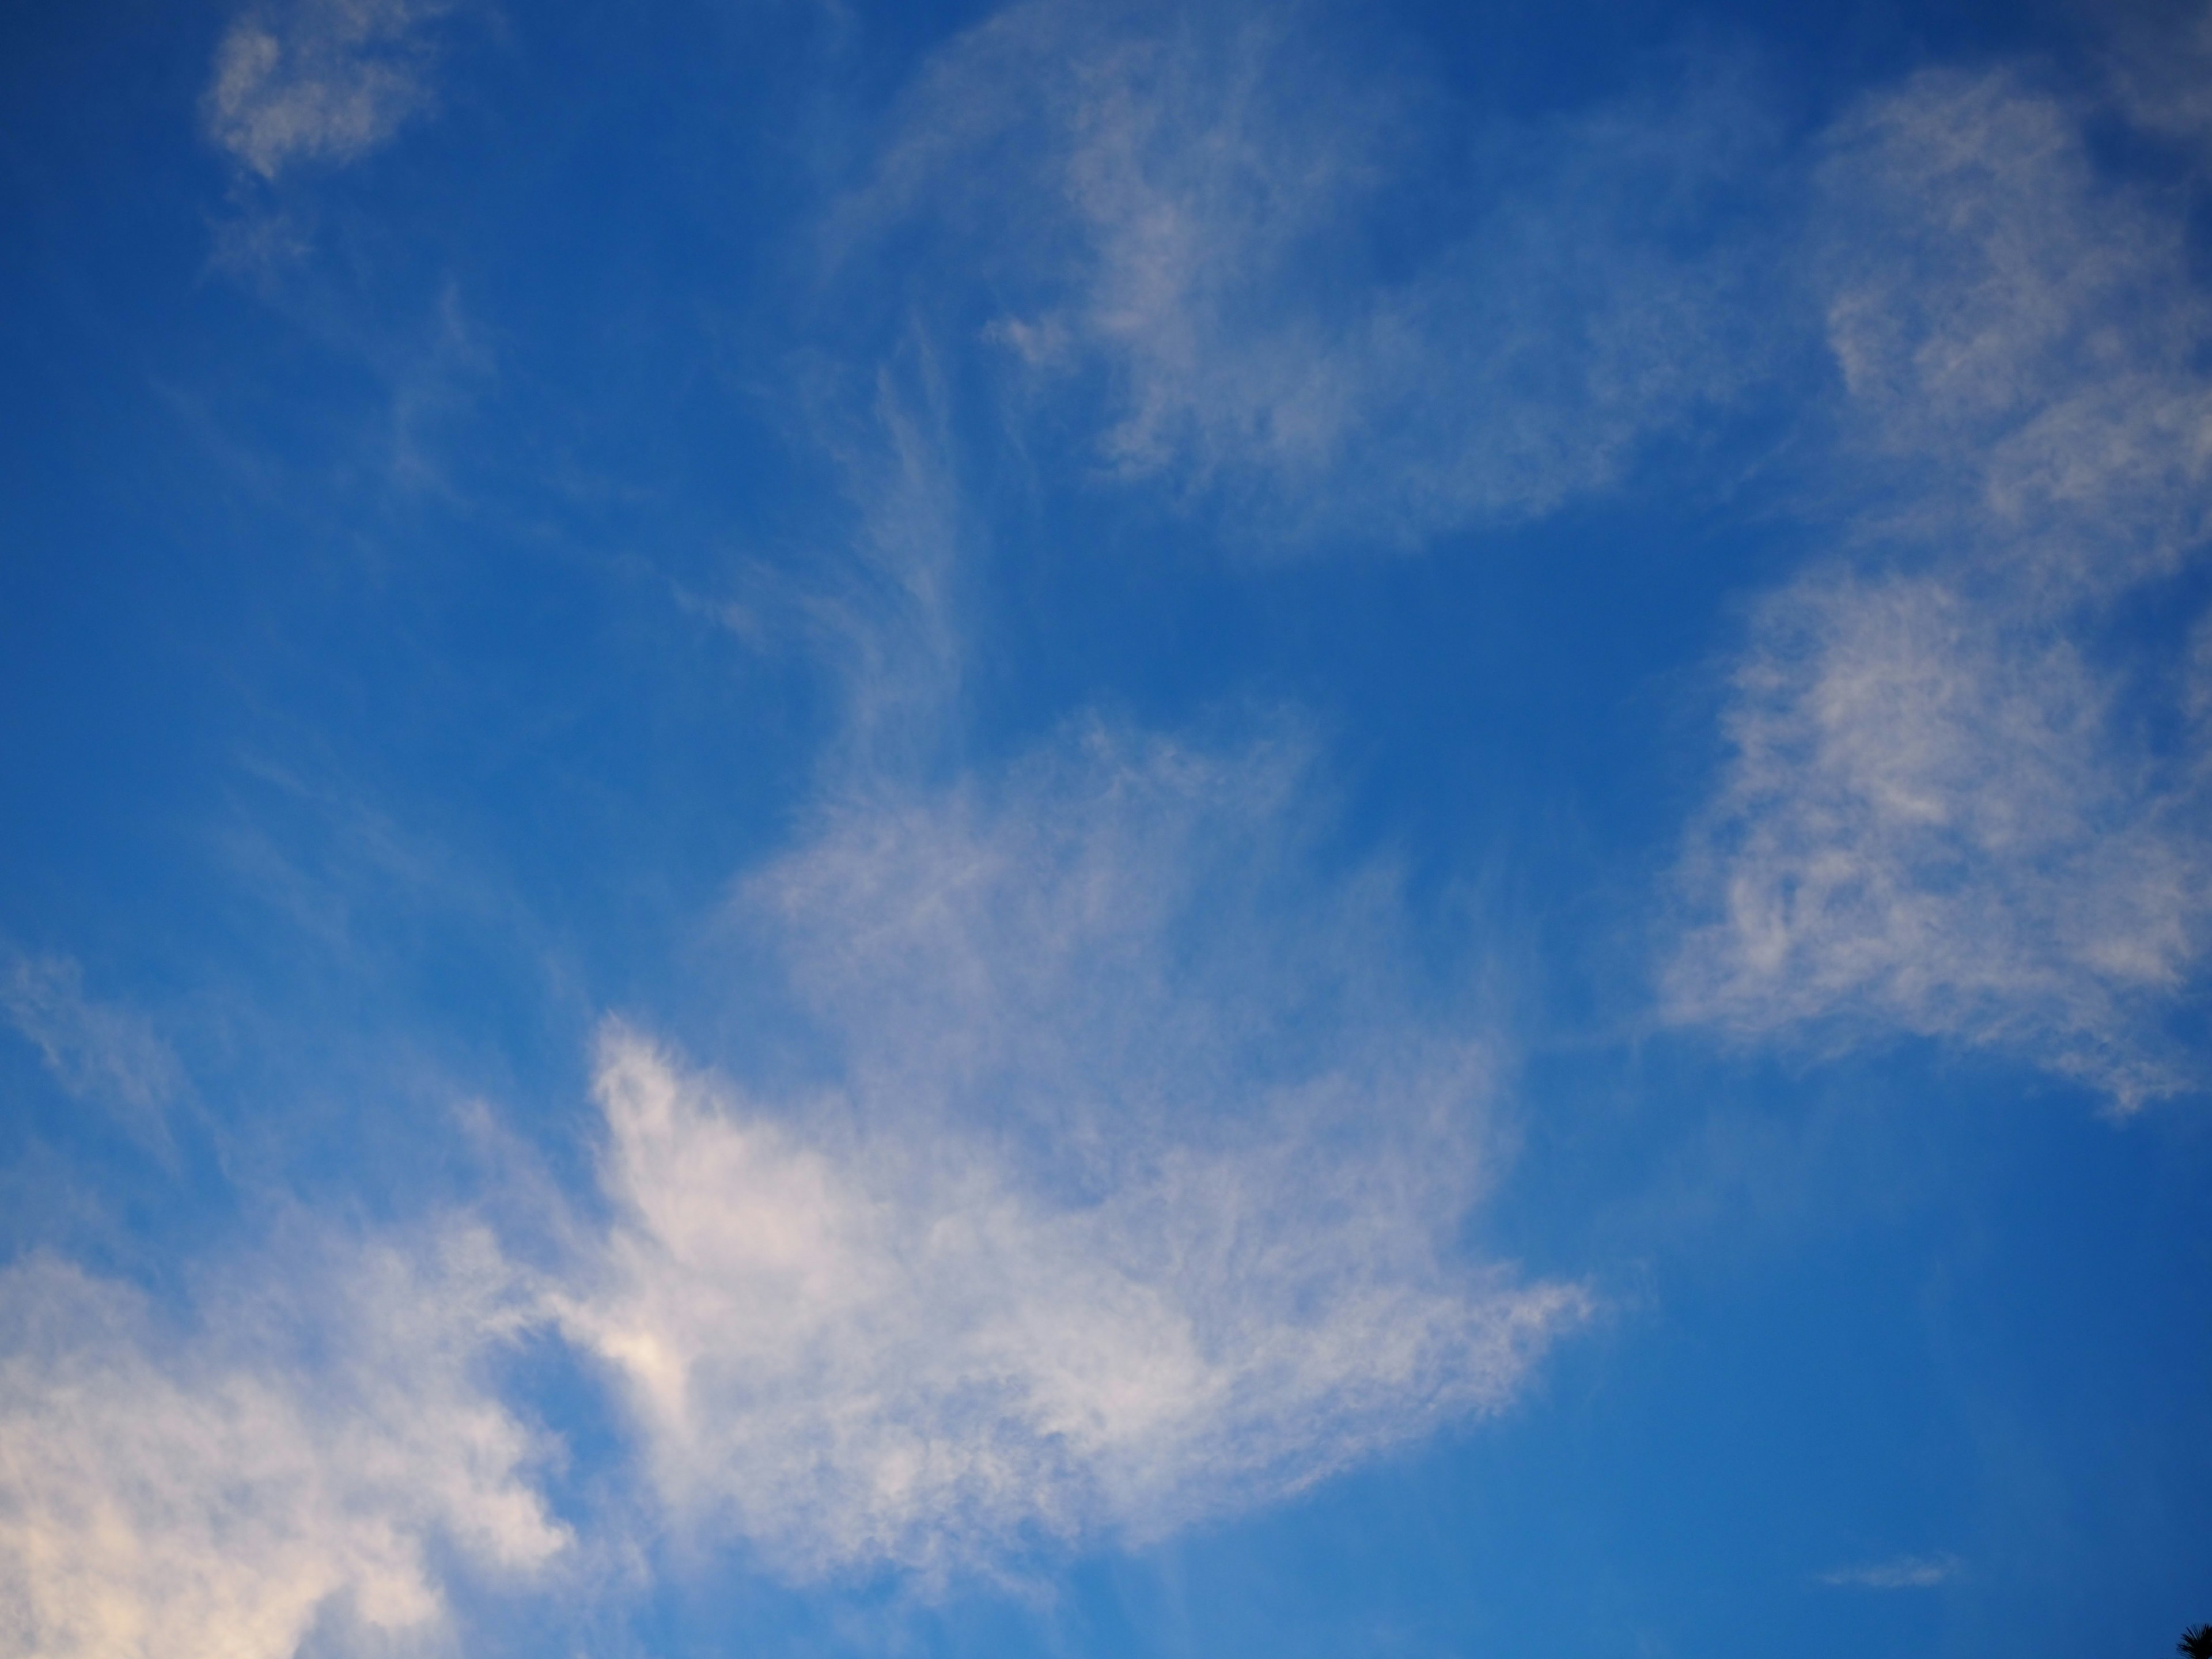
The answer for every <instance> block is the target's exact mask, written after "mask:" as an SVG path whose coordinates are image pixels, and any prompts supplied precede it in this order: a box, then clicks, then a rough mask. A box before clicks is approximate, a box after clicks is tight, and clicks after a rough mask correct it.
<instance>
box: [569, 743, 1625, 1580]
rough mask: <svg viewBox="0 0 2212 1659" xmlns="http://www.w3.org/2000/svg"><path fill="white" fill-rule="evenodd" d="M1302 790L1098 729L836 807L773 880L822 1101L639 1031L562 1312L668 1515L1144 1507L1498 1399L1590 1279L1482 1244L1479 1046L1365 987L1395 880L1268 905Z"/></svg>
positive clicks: (928, 1529)
mask: <svg viewBox="0 0 2212 1659" xmlns="http://www.w3.org/2000/svg"><path fill="white" fill-rule="evenodd" d="M1289 781H1290V774H1289V773H1288V772H1286V771H1285V766H1284V763H1283V761H1282V759H1281V757H1279V756H1269V755H1266V754H1261V755H1257V756H1246V757H1231V758H1230V759H1228V760H1222V759H1218V758H1215V757H1207V756H1204V755H1199V754H1194V753H1191V752H1188V751H1186V750H1180V749H1177V748H1175V747H1173V746H1171V745H1166V744H1157V745H1144V744H1132V743H1129V742H1127V740H1121V739H1114V738H1106V737H1103V736H1102V735H1098V734H1095V733H1094V734H1092V735H1091V738H1090V739H1089V741H1088V743H1087V744H1078V745H1075V746H1074V747H1073V752H1060V753H1057V754H1055V755H1054V756H1051V757H1046V758H1044V759H1042V760H1040V761H1039V762H1037V763H1035V764H1034V765H1032V766H1031V767H1030V768H1029V769H1026V770H1025V771H1023V772H1021V773H1018V775H1017V776H1016V778H1015V780H1014V781H1013V782H1012V784H1011V785H1010V786H1009V787H1007V788H1006V790H1005V791H1003V792H1002V793H997V794H996V795H995V796H994V799H990V800H988V801H986V800H983V799H979V798H978V797H977V796H976V794H975V793H972V792H970V793H960V792H956V793H954V794H953V795H952V796H951V797H949V798H939V799H918V800H916V799H908V800H904V801H899V802H877V803H874V804H872V805H866V806H857V805H856V806H854V807H852V808H850V809H848V810H847V811H843V812H840V813H836V814H833V815H832V816H831V817H830V819H829V822H828V823H826V824H825V825H824V826H823V830H822V832H821V834H820V836H819V837H818V838H817V840H816V842H814V844H813V845H812V846H811V847H810V848H805V849H804V850H802V851H801V852H799V853H798V854H794V855H793V857H792V858H790V859H789V860H787V861H786V862H785V863H784V864H782V865H781V866H778V867H776V868H775V869H772V870H771V871H769V872H767V873H766V874H765V875H764V876H763V877H762V878H760V879H759V880H757V882H755V883H754V884H752V885H751V887H750V890H749V891H748V893H747V896H746V905H747V907H748V908H749V910H750V912H751V913H752V914H754V915H757V916H758V915H769V916H772V917H773V918H775V924H774V925H775V927H778V928H780V929H781V932H782V937H783V939H784V942H785V947H786V951H787V955H788V958H789V959H790V960H791V962H792V963H793V969H794V972H795V975H796V977H797V980H798V981H799V985H800V986H801V987H802V989H803V991H804V992H805V995H806V997H807V999H808V1001H809V1005H810V1006H811V1011H812V1013H813V1015H814V1017H815V1018H816V1020H817V1022H818V1024H820V1025H821V1027H822V1028H823V1030H825V1031H826V1032H828V1033H829V1034H830V1040H831V1043H832V1046H833V1048H835V1050H836V1052H837V1054H839V1056H840V1057H841V1060H842V1065H841V1067H840V1070H841V1073H842V1075H841V1076H840V1078H839V1079H838V1081H837V1083H836V1085H835V1086H830V1087H825V1088H823V1090H821V1091H819V1092H818V1093H814V1094H807V1093H805V1092H804V1091H786V1092H785V1093H783V1094H782V1095H781V1096H776V1097H762V1096H756V1095H750V1094H748V1093H746V1092H745V1091H742V1090H740V1089H738V1088H737V1087H736V1086H734V1085H731V1084H729V1083H726V1082H724V1081H721V1080H719V1079H716V1078H714V1077H713V1076H711V1075H708V1074H703V1073H691V1072H688V1071H686V1070H685V1069H684V1068H683V1067H682V1066H679V1065H678V1063H677V1062H676V1061H674V1060H672V1059H671V1058H670V1057H669V1056H668V1055H667V1054H665V1052H663V1051H661V1050H659V1049H658V1048H655V1047H654V1046H653V1044H652V1043H650V1042H647V1041H646V1040H645V1039H644V1038H642V1037H641V1036H638V1035H637V1034H635V1032H633V1031H631V1030H627V1029H625V1028H623V1027H619V1026H617V1027H611V1028H610V1030H609V1031H608V1032H607V1034H606V1035H605V1038H604V1041H603V1044H602V1048H601V1055H600V1065H599V1078H598V1090H599V1099H600V1103H601V1106H602V1108H603V1109H604V1110H605V1114H606V1119H607V1126H608V1143H607V1146H606V1149H605V1154H604V1158H603V1165H602V1179H603V1181H604V1183H605V1189H606V1193H607V1196H608V1198H609V1200H611V1203H612V1205H613V1206H614V1209H615V1212H616V1224H615V1226H614V1229H613V1231H612V1233H611V1236H610V1237H609V1239H608V1241H607V1245H606V1249H605V1256H604V1260H603V1261H602V1262H601V1264H600V1267H599V1273H598V1275H597V1278H596V1279H594V1280H592V1281H589V1282H586V1283H585V1284H583V1285H580V1288H579V1289H578V1290H576V1291H574V1293H572V1294H571V1295H570V1296H569V1297H568V1299H567V1301H566V1304H565V1305H564V1308H563V1311H562V1317H563V1320H564V1322H565V1323H566V1325H567V1328H568V1329H569V1331H570V1332H571V1334H572V1335H573V1337H574V1339H575V1340H579V1341H580V1342H581V1343H583V1344H585V1345H586V1346H589V1347H590V1348H591V1349H592V1350H594V1351H596V1352H598V1353H599V1354H600V1355H601V1356H602V1357H603V1358H605V1360H606V1361H607V1362H608V1363H609V1364H611V1366H612V1367H613V1368H614V1369H615V1370H616V1372H617V1374H618V1375H619V1376H620V1377H621V1379H622V1382H623V1386H624V1392H625V1394H626V1395H627V1397H628V1398H629V1401H630V1402H631V1405H632V1407H633V1408H634V1410H635V1414H636V1417H637V1419H638V1421H639V1422H640V1423H641V1425H642V1427H643V1430H644V1431H645V1433H646V1436H647V1443H648V1446H649V1458H650V1463H651V1468H652V1469H653V1478H654V1480H655V1482H656V1485H657V1486H658V1488H659V1491H660V1492H662V1494H663V1495H664V1497H665V1498H666V1500H667V1501H668V1502H669V1503H670V1504H671V1507H672V1508H673V1509H674V1510H675V1511H676V1512H677V1513H678V1514H679V1515H681V1516H684V1517H685V1518H686V1519H687V1521H688V1522H690V1523H691V1524H694V1525H700V1526H705V1527H708V1528H729V1529H731V1530H733V1531H734V1532H735V1533H737V1534H740V1535H742V1536H744V1538H746V1539H748V1540H750V1541H751V1542H752V1543H753V1544H754V1545H755V1546H756V1547H757V1548H759V1549H760V1550H761V1551H762V1553H763V1554H764V1556H766V1557H767V1558H768V1559H769V1560H771V1561H772V1562H774V1563H775V1565H778V1566H779V1567H781V1569H782V1570H784V1571H791V1572H796V1573H799V1574H801V1575H806V1574H811V1573H815V1572H820V1571H832V1570H836V1569H840V1568H850V1567H854V1566H866V1565H877V1564H891V1565H902V1566H905V1567H908V1568H915V1569H920V1570H921V1571H925V1572H933V1571H945V1570H949V1569H952V1568H957V1567H962V1566H969V1567H974V1566H981V1567H989V1566H991V1565H995V1564H1003V1563H1004V1562H1005V1561H1006V1559H1008V1557H1009V1553H1010V1552H1012V1553H1018V1552H1019V1551H1020V1549H1021V1548H1022V1547H1024V1544H1037V1543H1043V1542H1048V1541H1065V1540H1068V1539H1072V1538H1075V1537H1079V1536H1083V1535H1088V1534H1097V1533H1102V1532H1103V1533H1106V1534H1118V1535H1122V1536H1133V1537H1144V1536H1147V1535H1152V1534H1158V1533H1159V1532H1162V1531H1164V1530H1166V1529H1167V1528H1171V1527H1173V1526H1175V1525H1176V1524H1179V1523H1181V1522H1185V1521H1188V1520H1189V1519H1191V1518H1193V1517H1194V1516H1200V1515H1203V1514H1206V1513H1209V1512H1218V1511H1221V1510H1231V1509H1235V1508H1238V1507H1242V1506H1243V1505H1247V1504H1252V1503H1255V1502H1261V1501H1264V1500H1266V1499H1267V1498H1273V1497H1275V1496H1279V1495H1280V1494H1282V1493H1285V1492H1290V1491H1293V1490H1296V1489H1297V1488H1298V1487H1299V1486H1303V1485H1304V1484H1306V1483H1308V1482H1310V1481H1311V1480H1315V1479H1316V1478H1318V1477H1320V1476H1322V1475H1324V1474H1328V1473H1329V1472H1330V1471H1332V1470H1334V1469H1336V1468H1341V1467H1343V1466H1344V1465H1346V1463H1348V1462H1352V1461H1353V1460H1355V1459H1358V1458H1359V1457H1361V1456H1364V1455H1369V1454H1370V1453H1372V1452H1373V1451H1375V1450H1376V1449H1380V1448H1383V1447H1385V1446H1388V1445H1390V1444H1392V1443H1398V1442H1401V1441H1403V1440H1405V1439H1406V1438H1407V1437H1411V1436H1414V1435H1418V1434H1419V1433H1421V1432H1423V1431H1426V1430H1428V1429H1430V1428H1431V1427H1432V1426H1434V1425H1437V1424H1438V1423H1440V1422H1443V1421H1446V1420H1449V1419H1453V1418H1456V1417H1460V1416H1463V1415H1466V1414H1468V1413H1481V1412H1486V1411H1492V1410H1496V1409H1498V1408H1499V1407H1502V1406H1504V1404H1505V1403H1506V1402H1507V1401H1509V1400H1510V1397H1511V1396H1512V1395H1514V1393H1515V1392H1516V1389H1517V1388H1518V1387H1519V1385H1520V1384H1521V1383H1522V1380H1523V1378H1524V1376H1525V1374H1526V1372H1527V1370H1528V1366H1529V1364H1531V1362H1532V1361H1533V1360H1534V1358H1536V1357H1537V1356H1538V1354H1540V1353H1541V1351H1542V1350H1543V1349H1544V1347H1545V1346H1547V1343H1548V1341H1549V1340H1551V1339H1552V1338H1553V1336H1554V1335H1555V1334H1557V1332H1558V1331H1559V1330H1560V1329H1561V1328H1564V1327H1565V1326H1566V1325H1568V1324H1570V1323H1571V1322H1574V1321H1575V1320H1577V1318H1579V1317H1580V1316H1583V1314H1584V1313H1585V1312H1586V1310H1587V1298H1586V1297H1585V1296H1584V1294H1583V1292H1582V1291H1580V1290H1578V1289H1577V1288H1575V1287H1572V1286H1569V1285H1559V1284H1536V1285H1526V1284H1522V1283H1518V1282H1516V1280H1515V1279H1513V1278H1512V1277H1511V1275H1510V1274H1509V1273H1507V1272H1505V1271H1504V1270H1503V1269H1501V1268H1498V1267H1484V1266H1480V1265H1477V1264H1471V1263H1468V1262H1467V1261H1464V1260H1462V1257H1461V1255H1460V1252H1459V1250H1458V1249H1457V1248H1456V1245H1455V1238H1456V1235H1457V1230H1458V1228H1459V1226H1460V1224H1461V1222H1462V1218H1463V1216H1464V1214H1465V1212H1466V1211H1467V1209H1468V1206H1469V1204H1470V1203H1471V1201H1472V1200H1474V1197H1475V1196H1476V1194H1477V1193H1478V1191H1479V1189H1480V1184H1481V1182H1482V1179H1483V1177H1484V1176H1485V1174H1486V1167H1485V1164H1486V1160H1485V1159H1484V1158H1483V1157H1482V1155H1481V1152H1482V1148H1481V1146H1480V1139H1479V1136H1480V1123H1481V1113H1482V1110H1483V1108H1484V1106H1485V1104H1486V1100H1487V1097H1488V1095H1489V1092H1490V1087H1491V1085H1490V1082H1489V1079H1488V1075H1487V1067H1486V1062H1485V1060H1484V1058H1483V1056H1482V1055H1481V1054H1479V1053H1474V1052H1470V1051H1469V1050H1468V1049H1467V1048H1464V1047H1463V1046H1461V1045H1457V1044H1455V1043H1453V1042H1449V1041H1448V1040H1446V1039H1443V1038H1442V1037H1440V1036H1438V1035H1437V1033H1436V1032H1435V1031H1434V1030H1429V1029H1425V1028H1424V1027H1423V1026H1422V1025H1420V1024H1419V1023H1418V1022H1417V1021H1415V1020H1414V1019H1413V1018H1410V1017H1408V1016H1405V1015H1402V1014H1401V1015H1397V1016H1395V1017H1394V1016H1391V1015H1389V1014H1388V1013H1386V1012H1383V1006H1382V1005H1383V1002H1384V1001H1385V1000H1387V993H1383V992H1381V991H1380V989H1379V987H1378V994H1377V997H1376V1003H1375V1004H1374V1005H1373V1006H1367V1005H1365V1004H1364V1003H1363V1002H1362V999H1361V995H1360V994H1359V992H1358V989H1357V982H1358V981H1359V980H1361V979H1362V978H1363V976H1364V975H1369V974H1371V973H1376V972H1378V970H1380V969H1383V968H1384V967H1385V966H1386V965H1385V964H1381V963H1377V962H1376V959H1375V958H1374V957H1373V956H1372V955H1371V954H1370V951H1368V950H1367V949H1366V948H1365V947H1366V945H1367V943H1368V939H1367V937H1366V931H1367V923H1366V921H1365V916H1366V914H1367V912H1368V911H1369V910H1370V908H1372V896H1370V895H1358V894H1355V895H1352V896H1348V897H1347V896H1339V897H1336V898H1332V897H1331V896H1328V895H1327V894H1322V895H1320V896H1318V897H1317V898H1315V897H1312V896H1309V898H1310V902H1308V904H1307V906H1306V908H1305V909H1304V913H1303V914H1299V915H1281V914H1273V915H1268V914H1266V913H1264V912H1262V911H1261V910H1260V909H1259V908H1257V906H1256V904H1255V902H1254V901H1255V899H1257V898H1259V897H1261V896H1265V897H1267V899H1268V900H1269V901H1270V902H1280V901H1282V900H1283V899H1284V898H1285V896H1290V897H1293V898H1295V897H1297V895H1295V894H1292V895H1286V894H1285V891H1284V890H1283V887H1282V886H1281V885H1279V883H1281V882H1282V881H1284V880H1285V878H1286V877H1287V870H1286V866H1285V862H1284V860H1282V858H1281V856H1280V852H1279V848H1272V847H1271V846H1270V845H1269V842H1270V838H1271V837H1273V836H1276V835H1277V834H1278V833H1279V814H1280V813H1281V812H1282V811H1284V809H1285V807H1286V806H1288V805H1290V804H1291V803H1290V801H1289V800H1288V799H1286V797H1285V791H1286V788H1287V786H1288V782H1289ZM1255 864H1256V865H1257V866H1261V867H1262V871H1263V873H1262V875H1261V878H1260V879H1259V882H1258V884H1257V890H1255V886H1254V884H1253V883H1252V882H1251V881H1250V879H1249V878H1247V877H1244V876H1241V875H1240V873H1239V872H1240V870H1249V869H1250V868H1251V867H1252V866H1254V865H1255ZM1269 866H1272V870H1270V869H1269ZM1217 879H1218V880H1220V881H1222V882H1223V883H1224V884H1225V886H1226V887H1227V889H1228V890H1229V896H1228V899H1227V902H1225V903H1223V904H1220V905H1218V906H1215V905H1213V904H1212V903H1211V902H1206V901H1208V900H1209V898H1210V892H1209V890H1210V884H1212V882H1213V881H1215V880H1217ZM1240 883H1241V884H1243V892H1242V893H1239V892H1238V891H1237V889H1238V887H1239V885H1240ZM1259 890H1265V892H1264V894H1263V893H1262V892H1261V891H1259ZM1247 969H1249V970H1250V971H1249V972H1247V971H1246V970H1247ZM1331 975H1336V976H1338V977H1339V978H1340V982H1339V983H1334V984H1332V983H1329V982H1328V980H1329V978H1330V976H1331ZM1383 977H1386V978H1387V977H1388V975H1387V972H1384V973H1383ZM1240 999H1241V1000H1240Z"/></svg>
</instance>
